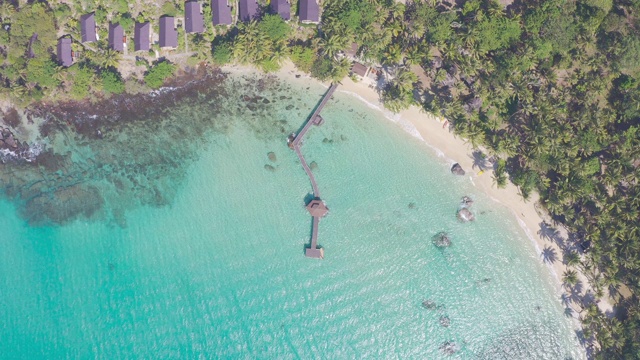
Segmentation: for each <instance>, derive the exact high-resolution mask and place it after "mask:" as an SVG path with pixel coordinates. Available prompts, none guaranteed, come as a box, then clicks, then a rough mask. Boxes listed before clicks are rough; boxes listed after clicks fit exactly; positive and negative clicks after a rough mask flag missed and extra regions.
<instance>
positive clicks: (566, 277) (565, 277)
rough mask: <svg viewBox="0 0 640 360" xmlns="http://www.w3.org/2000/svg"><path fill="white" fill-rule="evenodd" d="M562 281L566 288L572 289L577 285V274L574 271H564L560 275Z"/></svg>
mask: <svg viewBox="0 0 640 360" xmlns="http://www.w3.org/2000/svg"><path fill="white" fill-rule="evenodd" d="M562 281H563V282H564V284H565V285H566V286H569V287H573V286H575V285H576V284H577V283H578V273H577V272H576V271H575V270H566V271H565V272H564V273H563V274H562Z"/></svg>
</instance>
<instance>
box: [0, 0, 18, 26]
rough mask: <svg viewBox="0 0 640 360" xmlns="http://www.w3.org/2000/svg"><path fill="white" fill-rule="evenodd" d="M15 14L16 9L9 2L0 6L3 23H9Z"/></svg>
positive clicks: (4, 2) (0, 17) (0, 16)
mask: <svg viewBox="0 0 640 360" xmlns="http://www.w3.org/2000/svg"><path fill="white" fill-rule="evenodd" d="M14 12H15V9H14V8H13V5H11V3H10V2H9V1H3V2H2V4H0V19H2V21H4V22H8V20H9V18H10V17H11V15H13V13H14Z"/></svg>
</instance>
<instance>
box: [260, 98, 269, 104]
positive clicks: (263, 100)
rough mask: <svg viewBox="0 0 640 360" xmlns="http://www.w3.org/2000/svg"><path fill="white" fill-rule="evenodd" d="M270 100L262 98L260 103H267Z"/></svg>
mask: <svg viewBox="0 0 640 360" xmlns="http://www.w3.org/2000/svg"><path fill="white" fill-rule="evenodd" d="M270 102H271V101H269V99H262V103H263V104H269V103H270Z"/></svg>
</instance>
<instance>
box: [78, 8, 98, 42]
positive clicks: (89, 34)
mask: <svg viewBox="0 0 640 360" xmlns="http://www.w3.org/2000/svg"><path fill="white" fill-rule="evenodd" d="M80 32H81V34H82V42H83V43H85V42H94V41H96V40H97V39H96V18H95V15H94V13H91V14H84V15H82V16H80Z"/></svg>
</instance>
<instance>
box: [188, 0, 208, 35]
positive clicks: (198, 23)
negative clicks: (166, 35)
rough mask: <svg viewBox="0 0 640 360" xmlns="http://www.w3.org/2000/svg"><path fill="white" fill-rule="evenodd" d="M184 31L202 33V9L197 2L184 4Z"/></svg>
mask: <svg viewBox="0 0 640 360" xmlns="http://www.w3.org/2000/svg"><path fill="white" fill-rule="evenodd" d="M184 22H185V24H184V30H185V31H186V32H187V33H201V32H203V31H204V15H202V7H201V6H200V3H199V2H197V1H188V2H186V3H185V4H184Z"/></svg>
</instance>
